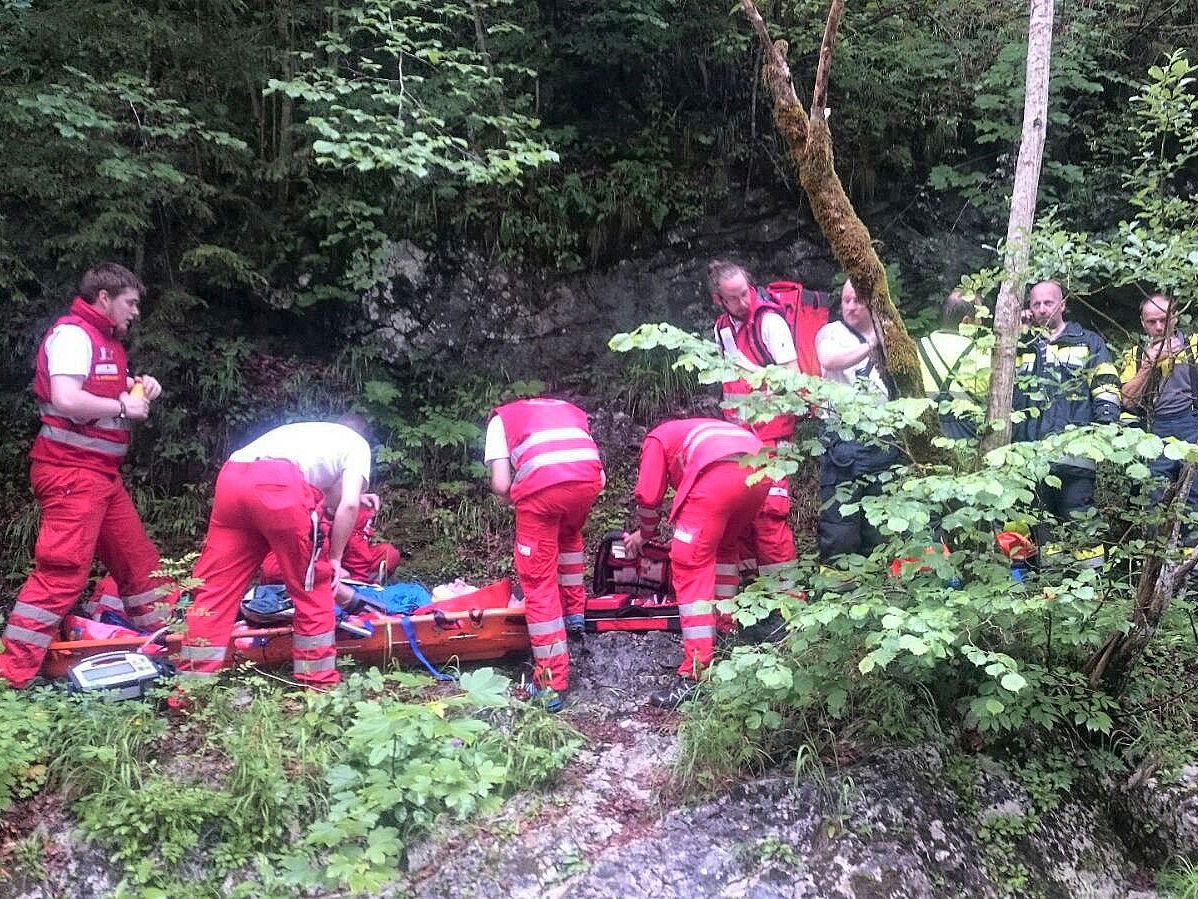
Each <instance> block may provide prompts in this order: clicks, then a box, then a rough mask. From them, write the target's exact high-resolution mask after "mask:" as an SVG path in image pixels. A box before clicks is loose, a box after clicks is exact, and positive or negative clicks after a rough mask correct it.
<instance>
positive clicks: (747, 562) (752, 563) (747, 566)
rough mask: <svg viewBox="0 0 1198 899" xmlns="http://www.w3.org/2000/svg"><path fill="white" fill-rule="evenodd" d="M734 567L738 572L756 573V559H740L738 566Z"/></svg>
mask: <svg viewBox="0 0 1198 899" xmlns="http://www.w3.org/2000/svg"><path fill="white" fill-rule="evenodd" d="M736 567H737V570H739V571H756V570H757V560H756V559H741V561H740V564H739V565H737V566H736Z"/></svg>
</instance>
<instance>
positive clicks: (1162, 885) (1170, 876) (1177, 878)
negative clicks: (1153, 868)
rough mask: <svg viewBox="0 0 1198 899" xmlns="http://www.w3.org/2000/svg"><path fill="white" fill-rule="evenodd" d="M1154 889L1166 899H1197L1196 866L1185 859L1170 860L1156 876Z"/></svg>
mask: <svg viewBox="0 0 1198 899" xmlns="http://www.w3.org/2000/svg"><path fill="white" fill-rule="evenodd" d="M1156 888H1157V889H1158V890H1159V891H1160V894H1161V895H1162V896H1166V897H1168V899H1198V865H1196V864H1194V862H1192V861H1190V860H1189V859H1186V858H1175V859H1171V860H1170V861H1169V863H1168V864H1167V865H1165V867H1164V868H1163V869H1162V870H1161V871H1160V873H1159V874H1157V878H1156Z"/></svg>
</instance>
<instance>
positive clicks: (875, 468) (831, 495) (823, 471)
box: [819, 440, 899, 561]
mask: <svg viewBox="0 0 1198 899" xmlns="http://www.w3.org/2000/svg"><path fill="white" fill-rule="evenodd" d="M898 461H899V454H898V453H897V452H896V451H895V450H893V449H891V448H889V447H877V446H870V445H868V444H865V443H860V442H858V441H855V440H843V441H837V443H836V446H835V452H832V451H831V450H830V451H829V452H826V453H824V455H823V456H821V457H820V468H819V501H820V513H819V557H820V559H822V560H824V561H828V560H830V559H833V558H835V557H836V556H839V555H843V554H845V553H860V554H862V555H865V554H868V553H869V552H870V551H871V550H872V549H873V548H874V547H876V546H880V545H881V544H882V535H881V533H879V531H878V529H877V528H875V527H874V526H873V525H871V524H870V523H869V522H868V521H867V520H866V518H865V513H864V512H862V511H861V510H860V509H858V510H857V511H856V512H854V513H852V514H851V515H844V514H842V513H841V511H840V507H841V506H842V505H843V502H852V503H856V502H860V501H861V499H862V498H863V497H866V496H879V495H880V494H881V492H882V487H881V484H879V483H878V481H877V479H876V478H874V477H873V476H874V475H877V474H878V473H879V472H882V471H885V470H886V469H887V468H889V467H890V466H891V465H894V464H895V463H897V462H898ZM842 484H849V485H851V486H850V487H849V488H848V498H847V499H846V500H844V501H843V502H841V501H840V500H837V499H836V494H837V490H838V488H839V487H840V486H841V485H842Z"/></svg>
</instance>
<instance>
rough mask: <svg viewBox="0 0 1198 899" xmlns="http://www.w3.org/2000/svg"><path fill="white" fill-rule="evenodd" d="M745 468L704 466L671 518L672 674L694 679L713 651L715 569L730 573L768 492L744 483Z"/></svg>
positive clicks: (723, 576) (766, 485) (763, 483)
mask: <svg viewBox="0 0 1198 899" xmlns="http://www.w3.org/2000/svg"><path fill="white" fill-rule="evenodd" d="M749 474H750V471H749V469H747V468H745V467H744V466H742V465H741V464H740V463H739V462H738V461H735V460H729V461H724V462H716V463H715V464H713V465H709V466H708V467H707V468H706V469H704V470H703V472H702V473H701V474H700V475H699V477H698V478H697V479H696V480H695V485H694V487H692V488H691V491H690V493H689V494H687V497H686V500H685V501H684V503H683V506H682V509H681V510H680V511H679V512H678V514H677V516H676V518H675V521H674V536H673V538H672V539H671V540H670V571H671V579H672V580H673V583H674V595H675V597H676V598H677V600H678V618H679V623H680V624H681V626H682V653H683V661H682V664H681V665H680V666H679V668H678V673H679V674H681V675H682V676H684V677H693V678H698V676H699V674H700V673H701V672H702V670H703V669H704V668H706V667H707V666H708V665H710V664H711V658H712V655H713V654H714V652H715V630H716V621H715V608H714V600H715V598H716V581H717V570H718V571H719V572H721V573H722V574H721V576H720V580H721V581H724V580H726V576H727V573H728V572H731V573H732V575H733V576H734V575H735V572H736V562H737V554H738V547H739V545H740V541H741V538H742V536H743V534H744V532H745V531H746V530H747V529H748V528H749V527H750V526H751V525H752V523H753V520H754V516H756V515H757V514H758V512H759V510H760V509H761V506H762V503H764V502H765V500H766V496H767V494H768V493H769V489H770V483H769V482H768V481H765V480H762V481H759V482H758V483H756V484H754V485H752V486H749V485H747V484H746V483H745V479H746V478H747V477H748V476H749Z"/></svg>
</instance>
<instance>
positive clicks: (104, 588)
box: [80, 575, 183, 631]
mask: <svg viewBox="0 0 1198 899" xmlns="http://www.w3.org/2000/svg"><path fill="white" fill-rule="evenodd" d="M182 592H183V591H182V590H181V589H178V588H176V589H175V590H172V591H171V592H170V593H163V590H162V589H161V588H156V589H153V590H150V591H149V592H148V593H146V594H144V595H142V596H137V595H133V596H123V595H122V594H121V588H120V587H119V586H117V582H116V578H114V577H113V576H112V575H108V576H107V577H103V578H100V580H99V582H98V583H97V584H96V589H95V590H93V591H92V595H91V598H90V599H87V600H85V601H84V602H82V603H80V605H81V607H82V608H83V612H84V614H86V615H88V616H89V617H91V618H95V619H96V620H97V621H98V620H99V618H100V616H101V615H102V614H104V612H106V611H112V612H116V613H117V614H118V615H121V616H123V617H125V618H128V619H129V622H130V623H131V624H132V625H133V626H134V627H136V628H138V629H139V630H143V631H152V630H156V629H157V628H159V627H161V626H162V625H163V624H165V623H166V619H167V616H168V615H169V614H170V611H171V609H173V608H174V607H175V604H176V603H177V602H178V601H179V595H180V594H181V593H182Z"/></svg>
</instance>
